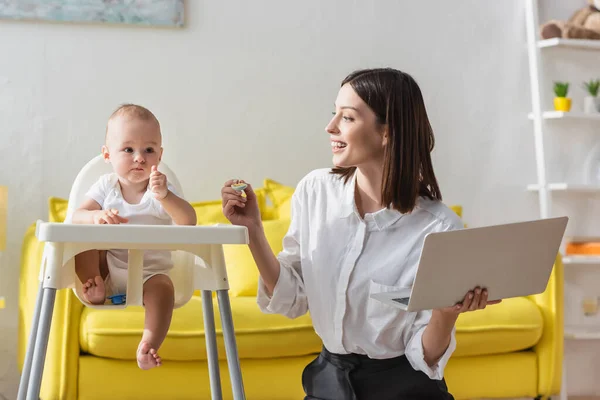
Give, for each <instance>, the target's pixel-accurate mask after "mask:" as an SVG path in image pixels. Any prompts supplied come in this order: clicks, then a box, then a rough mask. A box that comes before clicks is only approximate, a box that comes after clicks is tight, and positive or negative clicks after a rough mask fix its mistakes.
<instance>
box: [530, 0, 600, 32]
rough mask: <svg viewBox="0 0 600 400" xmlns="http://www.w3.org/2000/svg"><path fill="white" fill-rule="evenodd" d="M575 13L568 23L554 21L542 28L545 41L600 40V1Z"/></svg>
mask: <svg viewBox="0 0 600 400" xmlns="http://www.w3.org/2000/svg"><path fill="white" fill-rule="evenodd" d="M588 2H589V4H588V5H587V6H586V7H584V8H582V9H580V10H577V11H576V12H575V14H573V15H572V16H571V18H570V19H569V20H568V21H557V20H552V21H548V22H546V23H545V24H544V25H542V26H541V29H540V34H541V36H542V38H543V39H550V38H565V39H595V40H600V0H588Z"/></svg>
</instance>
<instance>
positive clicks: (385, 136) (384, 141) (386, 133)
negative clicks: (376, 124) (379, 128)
mask: <svg viewBox="0 0 600 400" xmlns="http://www.w3.org/2000/svg"><path fill="white" fill-rule="evenodd" d="M388 138H389V129H388V126H387V125H385V126H384V127H383V134H382V135H381V145H382V146H383V147H385V146H387V144H388Z"/></svg>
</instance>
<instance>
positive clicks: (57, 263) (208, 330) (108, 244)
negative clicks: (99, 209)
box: [18, 156, 248, 400]
mask: <svg viewBox="0 0 600 400" xmlns="http://www.w3.org/2000/svg"><path fill="white" fill-rule="evenodd" d="M159 170H160V171H161V172H162V173H163V174H165V175H166V176H167V180H168V182H169V183H171V184H172V185H173V186H174V187H175V188H176V189H177V190H178V191H179V194H180V195H183V192H182V191H181V187H180V184H179V181H178V180H177V178H176V177H175V174H173V172H172V171H171V170H170V169H169V168H168V167H167V166H166V165H165V164H164V163H161V164H160V166H159ZM110 172H112V169H111V167H110V164H107V163H105V162H104V160H103V158H102V156H97V157H95V158H94V159H92V160H91V161H90V162H88V163H87V164H86V165H85V166H84V167H83V168H82V169H81V171H80V172H79V174H78V175H77V177H76V179H75V182H74V183H73V186H72V188H71V193H70V195H69V205H68V210H67V218H66V219H65V223H47V222H42V221H38V223H37V226H36V237H37V238H38V240H39V241H41V242H45V246H44V255H43V257H42V265H41V268H40V288H39V291H38V296H37V300H36V306H35V311H34V315H33V324H32V328H31V333H30V336H29V343H28V346H27V352H26V355H25V363H24V366H23V373H22V375H21V381H20V384H19V392H18V400H38V399H39V393H40V388H41V383H42V374H43V370H44V362H45V359H46V349H47V346H48V336H49V334H50V325H51V323H52V313H53V309H54V300H55V297H56V290H57V289H63V288H72V289H73V291H74V292H75V295H76V296H77V297H78V298H79V299H80V300H81V299H83V297H82V286H81V283H80V282H79V279H78V278H77V275H76V273H75V258H74V257H75V255H77V254H79V253H81V252H84V251H87V250H91V249H98V250H108V249H129V268H128V276H127V293H126V303H125V304H123V305H91V304H88V303H86V302H84V301H82V302H83V304H84V305H85V306H87V307H92V308H111V309H115V308H125V307H127V306H130V305H138V306H143V302H142V295H143V283H142V281H143V254H144V250H150V249H156V250H174V251H173V253H172V254H173V261H174V266H173V269H172V270H171V271H170V272H169V276H170V277H171V280H172V281H173V286H174V288H175V308H178V307H181V306H182V305H184V304H185V303H187V302H188V301H189V300H190V298H191V297H192V295H193V292H194V290H195V289H200V290H201V291H202V311H203V313H204V329H205V337H206V351H207V360H208V368H209V376H210V388H211V393H212V399H213V400H215V399H221V398H222V391H221V379H220V372H219V360H218V354H217V339H216V330H215V319H214V313H213V299H212V291H216V292H217V300H218V303H219V311H220V315H221V323H222V327H223V339H224V341H225V350H226V353H227V364H228V367H229V372H230V379H231V385H232V390H233V397H234V399H235V400H242V399H245V394H244V385H243V382H242V375H241V370H240V364H239V357H238V352H237V345H236V342H235V333H234V328H233V320H232V315H231V305H230V303H229V295H228V290H229V281H228V279H227V270H226V269H225V259H224V255H223V246H222V245H223V244H241V245H243V244H247V243H248V232H247V229H246V228H245V227H241V226H230V225H216V226H176V225H156V226H152V225H128V224H121V225H81V224H79V225H78V224H71V223H69V221H71V216H72V214H73V211H74V210H75V209H76V207H78V205H79V204H81V201H82V200H83V197H84V196H85V193H86V192H87V191H88V189H89V188H90V187H91V185H92V184H93V183H94V182H95V181H96V180H97V179H98V178H99V177H100V176H101V175H103V174H106V173H110Z"/></svg>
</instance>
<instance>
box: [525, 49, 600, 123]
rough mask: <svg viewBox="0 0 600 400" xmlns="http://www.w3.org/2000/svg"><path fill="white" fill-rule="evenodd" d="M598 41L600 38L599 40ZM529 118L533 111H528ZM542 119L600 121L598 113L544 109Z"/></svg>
mask: <svg viewBox="0 0 600 400" xmlns="http://www.w3.org/2000/svg"><path fill="white" fill-rule="evenodd" d="M599 42H600V40H599ZM528 116H529V119H533V113H529V115H528ZM542 118H543V119H587V120H592V121H594V120H597V121H600V113H595V114H589V113H584V112H578V111H569V112H564V111H544V112H543V113H542Z"/></svg>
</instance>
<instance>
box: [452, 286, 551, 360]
mask: <svg viewBox="0 0 600 400" xmlns="http://www.w3.org/2000/svg"><path fill="white" fill-rule="evenodd" d="M543 327H544V321H543V319H542V313H541V311H540V309H539V308H538V306H537V305H536V304H535V303H534V302H533V301H531V300H530V299H528V298H526V297H516V298H513V299H505V300H503V301H502V302H501V303H500V304H496V305H493V306H489V307H486V309H485V310H480V311H475V312H467V313H463V314H461V315H460V316H459V318H458V321H457V322H456V342H457V346H456V351H455V352H454V354H453V357H461V356H473V355H480V356H481V355H486V354H499V353H508V352H512V351H520V350H525V349H528V348H531V347H533V346H534V345H535V344H537V342H538V341H539V340H540V337H541V336H542V331H543Z"/></svg>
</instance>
